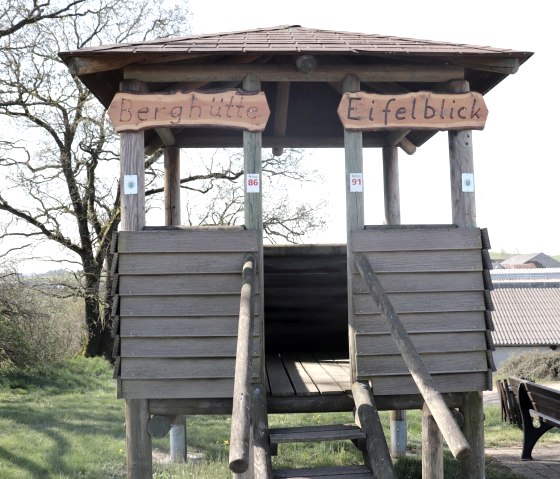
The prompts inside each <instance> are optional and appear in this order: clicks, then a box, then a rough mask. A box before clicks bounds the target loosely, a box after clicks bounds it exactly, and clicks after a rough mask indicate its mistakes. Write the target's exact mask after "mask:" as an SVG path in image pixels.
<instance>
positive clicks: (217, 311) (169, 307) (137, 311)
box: [120, 288, 258, 318]
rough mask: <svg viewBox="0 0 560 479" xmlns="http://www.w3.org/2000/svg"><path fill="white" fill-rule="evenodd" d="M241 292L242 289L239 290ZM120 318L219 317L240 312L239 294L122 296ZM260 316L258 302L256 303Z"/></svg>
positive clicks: (256, 311)
mask: <svg viewBox="0 0 560 479" xmlns="http://www.w3.org/2000/svg"><path fill="white" fill-rule="evenodd" d="M239 289H240V290H241V288H239ZM120 302H121V304H120V316H121V318H122V317H126V316H144V315H145V316H154V315H156V314H159V315H160V316H181V315H182V316H190V315H192V316H205V315H207V316H218V315H224V316H225V315H231V314H232V313H233V314H235V312H236V311H237V312H239V293H238V294H230V295H221V294H208V295H191V296H179V295H173V296H153V295H152V296H122V297H121V298H120ZM255 303H256V304H255V314H258V301H255Z"/></svg>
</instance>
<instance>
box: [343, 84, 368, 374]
mask: <svg viewBox="0 0 560 479" xmlns="http://www.w3.org/2000/svg"><path fill="white" fill-rule="evenodd" d="M342 88H343V90H344V92H350V93H354V92H357V91H360V80H359V79H358V78H357V77H356V76H355V75H348V76H346V77H345V78H344V81H343V83H342ZM344 158H345V176H346V179H345V186H346V235H347V243H346V244H347V253H346V255H347V278H348V280H347V282H348V291H353V287H352V278H353V276H354V260H353V251H352V246H351V245H352V232H353V231H355V230H361V229H363V227H364V193H363V176H359V181H360V184H359V185H357V184H356V185H352V180H351V176H353V177H354V181H358V178H357V177H356V175H363V171H364V167H363V163H364V160H363V143H362V132H361V131H349V130H347V129H344ZM348 321H349V328H348V330H349V351H350V370H351V376H352V381H356V379H357V374H356V364H355V361H356V344H355V341H356V338H355V335H354V334H353V331H354V304H353V298H352V295H351V294H349V295H348Z"/></svg>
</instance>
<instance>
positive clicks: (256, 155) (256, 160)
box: [243, 75, 266, 380]
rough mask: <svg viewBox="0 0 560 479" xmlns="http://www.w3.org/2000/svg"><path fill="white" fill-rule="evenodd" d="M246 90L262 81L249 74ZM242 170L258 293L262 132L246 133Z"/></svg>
mask: <svg viewBox="0 0 560 479" xmlns="http://www.w3.org/2000/svg"><path fill="white" fill-rule="evenodd" d="M243 89H244V90H245V91H247V92H259V91H260V90H261V82H260V79H259V78H258V77H256V76H255V75H247V76H246V77H245V78H244V79H243ZM243 170H244V172H245V194H244V213H245V227H246V228H247V229H248V230H254V231H257V236H258V238H259V245H258V251H259V253H258V257H257V274H258V286H255V287H256V290H257V291H264V274H262V265H263V209H262V187H263V185H262V132H251V131H246V130H244V131H243ZM248 175H254V178H255V179H257V181H258V187H257V188H254V186H255V185H254V183H253V188H252V191H249V188H248V180H249V176H248ZM259 302H260V303H259V306H258V310H259V311H264V295H263V294H260V295H259ZM259 321H260V325H259V328H260V329H259V330H260V331H264V323H263V321H264V315H263V314H260V316H259ZM260 347H261V350H260V351H259V352H258V353H259V355H260V357H261V358H264V357H265V356H264V341H261V345H260ZM265 374H266V373H265V361H261V370H260V372H259V377H260V378H261V380H264V377H265Z"/></svg>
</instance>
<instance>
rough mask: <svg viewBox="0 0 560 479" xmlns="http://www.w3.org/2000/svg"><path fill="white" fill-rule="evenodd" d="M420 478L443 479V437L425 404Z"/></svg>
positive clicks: (423, 409)
mask: <svg viewBox="0 0 560 479" xmlns="http://www.w3.org/2000/svg"><path fill="white" fill-rule="evenodd" d="M422 477H423V478H424V479H443V436H442V435H441V432H440V430H439V428H438V426H437V424H436V421H435V420H434V416H432V413H431V412H430V409H429V408H428V405H427V404H426V403H424V407H423V408H422Z"/></svg>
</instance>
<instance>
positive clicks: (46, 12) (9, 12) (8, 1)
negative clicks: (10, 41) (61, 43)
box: [0, 0, 85, 38]
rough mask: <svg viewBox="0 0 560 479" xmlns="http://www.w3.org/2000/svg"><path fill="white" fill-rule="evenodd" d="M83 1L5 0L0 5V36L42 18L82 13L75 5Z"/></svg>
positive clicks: (83, 1) (7, 34)
mask: <svg viewBox="0 0 560 479" xmlns="http://www.w3.org/2000/svg"><path fill="white" fill-rule="evenodd" d="M84 3H85V0H73V1H72V0H70V1H68V0H66V1H56V0H55V1H54V2H53V1H52V0H43V1H38V0H32V1H24V0H5V2H3V5H2V6H0V38H2V37H7V36H9V35H13V34H14V33H16V32H17V31H19V30H22V29H24V28H25V27H27V26H28V25H33V24H36V23H38V22H41V21H42V20H52V19H57V18H64V17H69V16H75V15H82V14H83V12H80V11H78V10H77V7H79V6H81V5H82V4H84Z"/></svg>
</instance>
